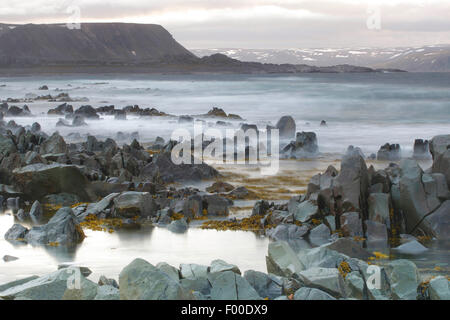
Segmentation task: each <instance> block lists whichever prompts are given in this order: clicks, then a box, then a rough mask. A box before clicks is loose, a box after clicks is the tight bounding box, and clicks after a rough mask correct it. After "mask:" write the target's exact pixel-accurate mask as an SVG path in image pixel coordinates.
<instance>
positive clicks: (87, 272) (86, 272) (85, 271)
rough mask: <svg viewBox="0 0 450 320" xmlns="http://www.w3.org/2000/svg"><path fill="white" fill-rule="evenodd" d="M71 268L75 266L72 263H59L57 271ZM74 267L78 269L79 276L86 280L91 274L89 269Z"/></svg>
mask: <svg viewBox="0 0 450 320" xmlns="http://www.w3.org/2000/svg"><path fill="white" fill-rule="evenodd" d="M73 266H75V265H74V264H73V263H61V264H59V265H58V270H60V269H64V268H70V267H73ZM75 267H77V268H78V269H80V272H81V274H82V275H83V276H84V277H86V278H87V277H89V276H90V275H91V274H92V271H91V269H89V268H88V267H80V266H75Z"/></svg>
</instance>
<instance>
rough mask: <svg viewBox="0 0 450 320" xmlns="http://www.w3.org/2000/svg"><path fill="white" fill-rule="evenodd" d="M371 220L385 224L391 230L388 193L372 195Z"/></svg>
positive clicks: (369, 200) (370, 202) (370, 201)
mask: <svg viewBox="0 0 450 320" xmlns="http://www.w3.org/2000/svg"><path fill="white" fill-rule="evenodd" d="M368 204H369V220H372V221H376V222H379V223H383V224H385V225H386V226H387V228H388V229H390V226H391V224H390V217H389V214H390V199H389V194H387V193H371V194H370V196H369V198H368Z"/></svg>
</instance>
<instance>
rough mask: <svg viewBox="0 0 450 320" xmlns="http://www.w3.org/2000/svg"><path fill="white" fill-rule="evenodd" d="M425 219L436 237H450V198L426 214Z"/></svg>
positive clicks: (441, 238) (443, 238)
mask: <svg viewBox="0 0 450 320" xmlns="http://www.w3.org/2000/svg"><path fill="white" fill-rule="evenodd" d="M425 219H426V220H427V222H428V223H429V225H430V227H431V229H432V230H433V233H434V236H435V237H436V239H438V240H449V239H450V200H447V201H445V202H443V203H442V204H441V206H440V207H439V208H438V209H437V210H436V211H434V212H433V213H432V214H430V215H428V216H426V217H425Z"/></svg>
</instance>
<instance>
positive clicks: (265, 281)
mask: <svg viewBox="0 0 450 320" xmlns="http://www.w3.org/2000/svg"><path fill="white" fill-rule="evenodd" d="M244 279H245V280H247V281H248V283H249V284H250V285H251V286H252V287H253V288H254V289H255V290H256V292H257V293H258V295H259V296H260V297H262V298H269V299H271V300H273V299H275V298H276V297H279V296H281V295H282V294H283V281H282V279H281V278H280V277H277V276H275V275H272V274H270V273H269V274H265V273H263V272H259V271H254V270H247V271H245V273H244Z"/></svg>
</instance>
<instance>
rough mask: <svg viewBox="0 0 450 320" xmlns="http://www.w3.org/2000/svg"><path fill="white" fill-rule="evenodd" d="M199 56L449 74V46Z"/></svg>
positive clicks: (200, 52)
mask: <svg viewBox="0 0 450 320" xmlns="http://www.w3.org/2000/svg"><path fill="white" fill-rule="evenodd" d="M191 52H193V53H194V54H196V55H197V56H199V57H202V56H205V55H210V54H214V53H222V54H225V55H227V56H229V57H231V58H233V59H238V60H241V61H257V62H261V63H276V64H283V63H289V64H313V65H316V66H329V65H339V64H349V65H357V66H364V67H370V68H387V69H389V68H391V69H401V70H405V71H411V72H450V45H434V46H423V47H408V48H406V47H405V48H382V49H381V48H378V49H376V48H375V49H374V48H356V49H355V48H352V49H350V48H343V49H331V48H321V49H284V50H276V49H236V48H224V49H193V50H191Z"/></svg>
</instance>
